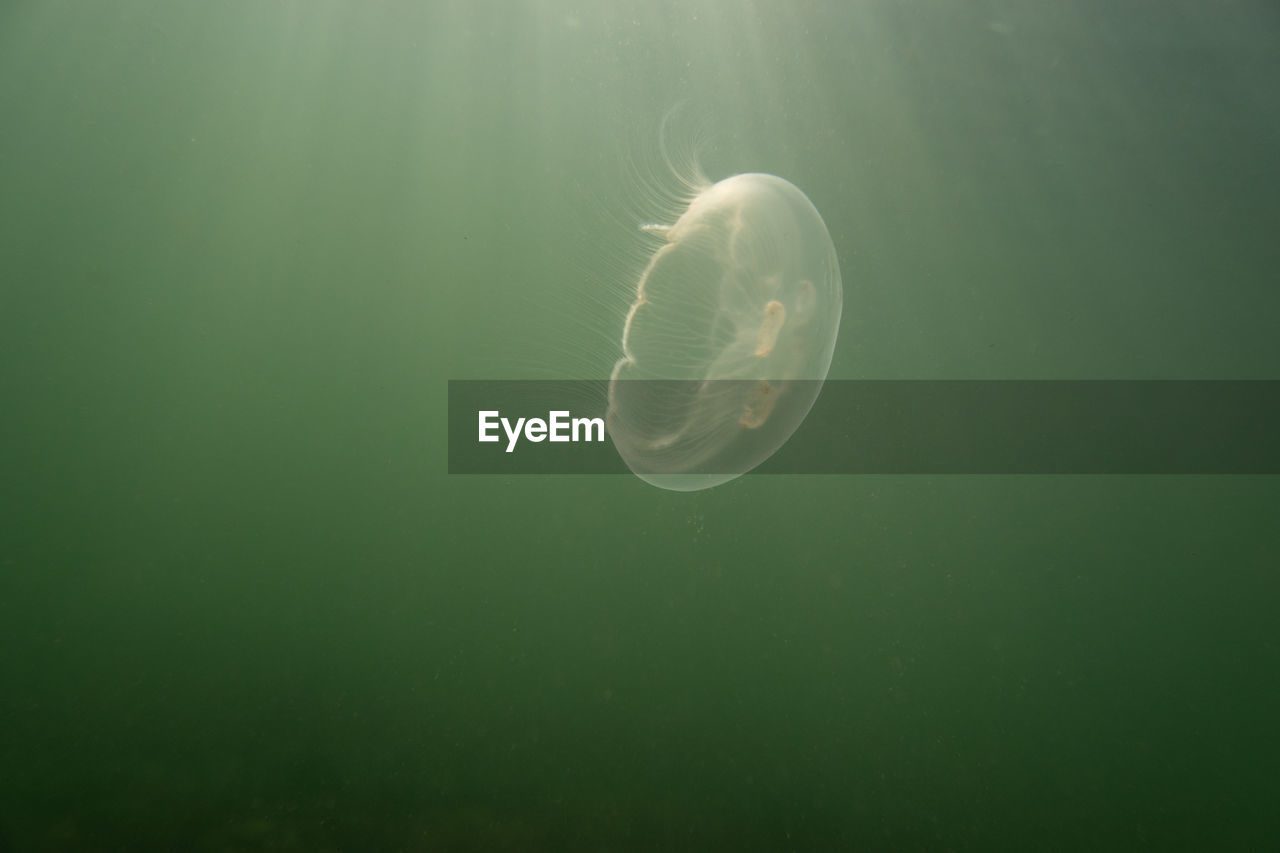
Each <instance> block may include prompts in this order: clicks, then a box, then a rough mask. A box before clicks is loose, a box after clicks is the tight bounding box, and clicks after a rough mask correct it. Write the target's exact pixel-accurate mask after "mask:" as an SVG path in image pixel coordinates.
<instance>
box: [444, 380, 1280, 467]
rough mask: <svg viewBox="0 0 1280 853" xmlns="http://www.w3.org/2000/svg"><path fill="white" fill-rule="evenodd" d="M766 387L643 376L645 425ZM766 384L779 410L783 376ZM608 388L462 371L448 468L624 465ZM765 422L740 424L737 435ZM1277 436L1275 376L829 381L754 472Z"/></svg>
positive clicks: (1174, 451) (1267, 451)
mask: <svg viewBox="0 0 1280 853" xmlns="http://www.w3.org/2000/svg"><path fill="white" fill-rule="evenodd" d="M795 384H796V383H792V385H793V386H794V385H795ZM756 385H757V383H742V382H724V383H715V382H712V383H702V382H700V383H691V382H647V383H645V387H644V389H643V392H644V393H643V399H645V400H646V401H652V403H651V406H652V409H651V411H652V413H653V415H652V424H646V426H653V425H654V424H656V425H657V426H656V427H655V428H660V429H662V430H666V431H667V433H666V434H669V435H671V436H672V438H671V439H670V440H671V441H682V440H690V439H689V438H688V436H689V434H690V432H691V431H690V430H689V429H688V428H682V427H681V425H680V424H669V423H666V413H670V412H686V411H688V410H689V406H690V404H689V401H690V399H691V398H694V397H705V398H709V399H710V398H716V399H719V398H723V397H725V396H730V395H733V394H743V393H747V394H751V393H756V394H757V395H758V391H756V389H755V387H749V386H756ZM766 385H767V383H766ZM767 390H769V391H770V393H776V394H779V395H780V396H779V398H778V399H779V402H778V403H777V407H778V410H782V407H783V406H784V405H785V401H786V396H785V395H786V394H787V393H788V386H787V384H786V383H773V384H772V385H768V386H767ZM792 390H794V388H793V389H792ZM608 395H609V388H608V384H607V383H605V382H547V381H508V382H501V381H450V382H449V447H448V455H449V472H450V473H451V474H507V475H514V474H625V473H628V468H627V466H626V465H625V464H624V463H623V462H622V460H621V458H620V457H619V455H618V452H617V450H616V449H615V447H614V446H613V442H612V440H611V438H610V436H609V432H610V430H609V429H608V426H607V422H608V416H607V410H608ZM797 396H799V395H797ZM482 413H488V414H482ZM504 419H505V424H504V422H503V421H504ZM758 420H759V417H758V416H752V417H743V418H742V419H740V422H739V425H738V426H739V427H740V430H741V438H740V440H742V441H750V440H752V431H753V429H757V428H758V426H759V424H758V423H756V422H757V421H758ZM735 428H737V427H735ZM1277 435H1280V382H1278V381H1248V380H1239V381H1237V380H1213V381H1200V380H1196V381H1189V380H1188V381H1183V380H1176V381H1092V380H1090V381H1042V380H995V381H986V380H983V381H967V380H965V381H950V380H910V381H898V380H856V381H828V382H826V383H824V384H823V387H822V392H821V394H820V395H819V396H818V400H817V403H816V404H815V405H814V406H813V409H812V410H811V411H810V412H809V414H808V417H807V418H805V419H804V421H803V423H801V425H800V427H799V429H797V430H796V432H795V433H794V435H792V437H791V439H790V440H789V441H788V442H787V443H786V444H785V445H784V446H783V447H782V448H781V449H780V450H779V451H778V452H777V453H775V454H774V455H773V456H772V457H770V458H769V459H768V460H767V461H766V462H765V463H764V464H762V465H760V466H759V467H758V468H756V469H755V470H754V471H753V473H758V474H1280V447H1278V442H1277ZM482 436H483V437H484V438H485V439H486V440H483V441H482V440H481V438H482ZM718 464H722V463H719V462H717V457H716V456H715V455H714V454H707V455H704V458H697V457H696V455H695V457H694V458H693V459H692V461H691V463H690V465H691V467H690V468H689V470H688V471H687V473H690V474H707V473H734V472H731V471H730V472H722V471H719V470H718V469H717V468H716V466H717V465H718Z"/></svg>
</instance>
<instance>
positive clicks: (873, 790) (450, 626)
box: [0, 0, 1280, 853]
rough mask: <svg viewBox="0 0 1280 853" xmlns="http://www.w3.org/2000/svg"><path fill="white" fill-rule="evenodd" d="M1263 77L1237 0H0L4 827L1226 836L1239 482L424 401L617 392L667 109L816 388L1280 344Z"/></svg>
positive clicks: (1247, 578)
mask: <svg viewBox="0 0 1280 853" xmlns="http://www.w3.org/2000/svg"><path fill="white" fill-rule="evenodd" d="M1278 85H1280V16H1278V15H1277V13H1276V9H1275V7H1274V6H1273V5H1272V4H1269V3H1267V2H1265V0H1240V2H1230V3H1214V4H1208V3H1193V2H1187V1H1186V0H1172V2H1162V3H1155V2H1137V1H1136V0H1135V2H1128V3H1119V2H1114V0H1106V2H1104V0H1089V2H1077V3H1070V4H1067V3H1051V2H1012V0H1009V2H985V3H969V4H960V3H949V2H942V0H937V2H928V1H927V0H926V2H920V3H900V2H890V0H881V2H865V3H849V2H835V0H832V2H815V3H799V2H787V3H763V2H760V3H728V2H721V3H711V2H691V3H675V2H671V3H661V2H655V3H648V2H645V3H639V2H637V3H633V4H623V3H617V2H612V3H581V4H572V3H568V2H537V3H535V2H526V3H515V2H512V3H498V2H492V3H489V2H453V3H448V2H423V3H408V2H405V3H395V2H368V3H364V2H361V3H356V2H334V1H333V0H317V2H303V0H275V2H257V0H252V2H251V0H229V2H219V3H196V2H176V1H175V0H166V2H160V0H153V1H152V2H144V0H118V2H113V3H88V2H81V0H40V1H39V2H36V0H30V2H22V0H10V2H7V3H5V4H4V5H3V7H2V8H0V850H3V851H5V853H8V851H64V850H66V851H72V850H76V851H78V850H93V851H97V850H138V851H168V850H173V851H180V850H193V851H206V850H207V851H215V850H216V851H221V850H308V851H336V850H346V851H378V850H481V851H488V850H520V851H526V850H589V851H633V850H637V851H638V850H655V851H657V850H661V851H685V850H688V851H706V850H836V849H870V850H895V849H924V850H934V849H956V850H961V849H969V850H989V849H1047V850H1057V849H1121V850H1125V849H1157V850H1163V849H1170V848H1187V849H1258V848H1259V847H1261V846H1264V845H1265V844H1266V843H1267V842H1268V840H1273V839H1274V837H1275V833H1276V831H1277V829H1280V826H1278V824H1280V821H1278V820H1277V817H1276V812H1275V808H1276V805H1275V804H1276V802H1277V801H1278V799H1280V782H1278V781H1277V776H1276V773H1275V767H1276V764H1277V760H1280V744H1278V743H1277V738H1276V734H1275V720H1276V719H1277V718H1278V717H1280V679H1278V678H1277V672H1280V629H1278V628H1277V619H1276V612H1277V605H1278V604H1280V581H1278V580H1277V567H1278V566H1280V561H1278V560H1277V557H1276V554H1277V549H1278V548H1280V534H1278V533H1277V528H1276V517H1277V510H1278V509H1280V483H1277V482H1276V480H1275V479H1274V478H1267V477H1222V478H1211V477H1177V478H1175V477H1142V478H1136V477H1135V478H1123V477H1108V478H1099V477H951V478H947V477H943V478H927V477H834V476H832V477H811V478H799V477H796V478H789V477H782V476H773V477H761V476H757V477H751V476H748V477H745V478H742V479H740V480H737V481H734V482H732V483H730V484H727V485H725V486H722V487H719V488H716V489H713V490H710V491H706V492H699V493H694V494H675V493H670V492H664V491H660V490H658V489H654V488H652V487H649V486H647V485H645V484H643V483H641V482H640V481H638V480H635V479H632V478H621V477H595V478H591V477H582V478H533V477H525V478H512V479H498V478H482V477H474V478H467V477H449V476H447V475H446V474H445V447H444V427H445V422H446V417H445V409H444V405H445V389H446V384H445V383H446V381H447V380H448V379H451V378H454V379H464V378H485V377H493V378H519V377H522V376H525V375H532V374H534V373H539V374H541V373H548V372H549V373H558V374H560V375H566V374H570V375H572V374H579V375H580V374H582V373H583V372H584V371H586V372H588V373H590V372H591V371H593V370H596V369H597V368H601V367H602V369H604V370H605V371H607V367H608V365H609V364H610V363H611V361H612V359H613V358H616V356H617V353H616V352H614V351H612V350H611V349H610V342H612V341H614V340H616V339H617V337H618V336H619V335H620V332H621V321H622V318H621V314H620V313H616V311H617V294H618V293H619V292H620V290H619V286H620V285H619V283H621V286H625V285H626V283H627V282H628V281H631V280H634V276H635V275H636V273H637V272H638V267H637V265H636V261H637V256H636V254H635V252H636V249H635V247H634V246H633V245H631V243H630V242H629V241H631V240H633V239H635V238H636V236H637V234H636V232H635V231H634V230H633V228H634V226H635V225H637V224H639V223H638V222H635V221H634V220H631V219H629V218H628V217H629V216H630V215H631V212H632V211H633V210H636V209H638V208H642V207H643V205H642V204H641V202H642V200H643V198H644V197H645V196H644V193H645V192H646V190H645V184H644V182H643V181H642V180H640V179H638V178H637V177H636V175H637V173H644V171H645V166H644V164H646V163H649V162H651V161H652V152H653V150H654V148H655V146H656V140H657V127H658V124H659V122H660V121H661V119H662V116H663V115H664V114H666V113H667V111H668V110H670V109H671V108H672V106H673V105H675V104H684V106H683V107H682V108H681V110H680V112H681V114H682V115H685V116H690V115H692V116H694V117H695V118H700V119H701V120H702V121H703V123H704V126H703V128H702V129H703V130H704V131H705V133H706V137H707V138H708V140H709V142H708V147H707V148H706V150H705V162H704V165H705V166H706V168H707V170H708V172H710V173H711V176H712V177H713V178H721V177H724V176H726V175H728V174H731V173H734V172H742V171H765V172H772V173H775V174H779V175H782V176H784V177H786V178H787V179H788V180H790V181H792V182H794V183H795V184H796V185H797V186H799V187H800V188H801V189H802V190H803V191H804V192H805V193H806V194H807V195H808V196H809V197H810V198H811V199H812V200H813V202H814V204H815V205H816V206H817V208H818V209H819V210H820V211H821V212H822V215H823V217H824V218H825V220H826V223H827V226H828V228H829V230H830V232H831V234H832V238H833V240H834V241H835V244H836V248H837V251H838V253H839V257H840V263H841V268H842V273H843V277H844V285H845V310H844V319H843V322H842V329H841V337H840V341H839V343H838V345H837V348H836V354H835V360H834V362H833V365H832V376H833V377H834V378H845V379H861V378H1046V379H1062V378H1125V379H1129V378H1136V379H1164V378H1259V379H1276V378H1280V335H1276V334H1275V328H1276V318H1277V316H1278V313H1280V289H1278V288H1276V287H1275V283H1276V270H1277V268H1280V241H1277V240H1276V239H1275V230H1276V222H1278V221H1280V200H1277V196H1276V192H1275V190H1276V187H1277V186H1280V168H1278V167H1277V162H1278V161H1277V159H1276V157H1275V152H1276V150H1277V148H1278V147H1280V100H1277V99H1276V97H1275V91H1276V87H1277V86H1278ZM646 158H647V159H646ZM605 278H609V279H611V280H612V286H611V284H610V282H609V281H604V280H603V279H605ZM593 293H594V294H597V295H598V298H597V297H593V295H592V294H593ZM624 306H625V303H624ZM592 375H593V376H598V375H599V374H598V373H594V374H592ZM588 378H589V377H588ZM795 440H796V441H800V440H803V429H802V430H801V432H799V433H797V435H796V438H795Z"/></svg>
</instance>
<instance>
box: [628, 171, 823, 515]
mask: <svg viewBox="0 0 1280 853" xmlns="http://www.w3.org/2000/svg"><path fill="white" fill-rule="evenodd" d="M691 189H692V193H691V195H690V198H689V200H688V202H687V205H686V206H685V207H684V208H683V210H682V211H680V212H679V216H678V218H676V219H675V222H674V223H672V224H670V225H662V224H655V225H646V226H643V227H644V229H645V230H646V231H649V232H651V233H653V234H654V235H656V236H657V237H658V238H659V239H660V240H661V243H660V244H659V245H658V246H657V247H656V248H655V249H654V251H653V253H652V254H651V255H650V256H649V257H648V259H647V264H646V265H645V266H644V269H643V271H642V272H641V273H640V276H639V280H638V282H637V283H636V287H635V292H634V298H633V301H632V302H631V305H630V308H629V309H628V310H627V313H626V319H625V321H624V324H623V329H622V356H621V358H619V359H618V360H617V362H616V363H615V364H614V366H613V370H612V373H611V375H610V379H609V384H608V410H607V413H606V418H605V420H606V424H607V428H608V431H609V434H610V437H611V438H612V440H613V442H614V445H615V447H616V448H617V450H618V452H619V454H620V455H621V456H622V459H623V461H624V462H626V464H627V467H628V468H630V469H631V471H632V472H633V473H634V474H636V475H637V476H638V477H640V478H641V479H643V480H645V481H646V482H648V483H651V484H653V485H655V486H659V487H661V488H664V489H671V490H675V491H696V490H699V489H706V488H710V487H712V486H716V485H719V484H721V483H725V482H727V481H729V480H732V479H734V478H735V477H738V476H740V475H742V474H745V473H746V472H748V471H750V470H751V469H753V468H755V467H756V466H757V465H759V464H760V463H762V462H763V461H765V460H766V459H768V458H769V457H770V456H772V455H773V454H774V453H775V452H776V451H777V450H778V449H779V448H780V447H782V445H783V444H785V443H786V441H787V440H788V439H789V438H790V437H791V435H792V433H794V432H795V430H796V429H797V428H798V427H799V426H800V424H801V422H802V421H803V420H804V419H805V417H806V416H807V415H808V413H809V410H810V409H811V408H812V407H813V404H814V401H815V400H816V399H817V396H818V393H819V392H820V391H821V388H822V383H823V380H825V379H826V376H827V371H828V369H829V368H830V366H831V356H832V352H833V351H834V349H835V343H836V334H837V331H838V329H839V326H840V312H841V306H842V299H843V298H842V292H841V285H840V268H839V264H838V263H837V260H836V251H835V246H834V245H833V244H832V242H831V235H830V234H829V233H828V232H827V227H826V224H825V223H824V222H823V221H822V217H821V215H819V213H818V211H817V209H816V208H815V207H814V206H813V203H812V202H810V201H809V199H808V197H807V196H806V195H805V194H804V193H803V192H801V191H800V189H798V188H797V187H796V186H795V185H794V184H792V183H790V182H789V181H787V180H785V179H783V178H780V177H777V176H775V175H767V174H761V173H749V174H740V175H734V176H733V177H730V178H726V179H724V180H722V181H719V182H718V183H715V184H711V183H709V182H705V181H703V182H701V184H700V185H697V186H694V187H692V188H691Z"/></svg>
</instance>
